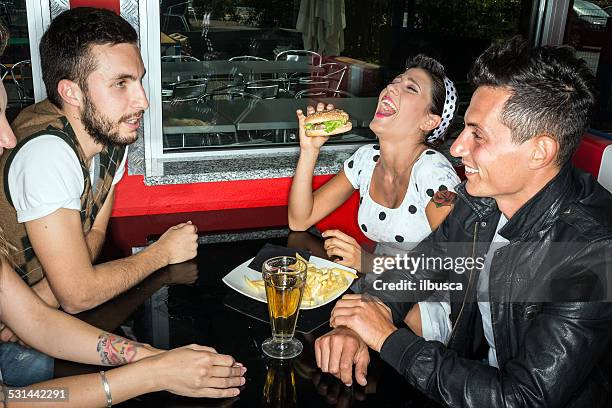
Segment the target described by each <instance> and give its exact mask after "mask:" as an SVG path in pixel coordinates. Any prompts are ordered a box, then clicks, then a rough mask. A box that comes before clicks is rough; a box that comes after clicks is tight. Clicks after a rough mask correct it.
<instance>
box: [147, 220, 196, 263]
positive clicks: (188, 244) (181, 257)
mask: <svg viewBox="0 0 612 408" xmlns="http://www.w3.org/2000/svg"><path fill="white" fill-rule="evenodd" d="M149 249H150V250H156V251H159V252H160V253H161V254H162V255H163V256H164V258H165V259H166V265H172V264H177V263H181V262H184V261H188V260H190V259H193V258H195V256H196V255H197V251H198V227H196V226H195V225H193V224H192V223H191V221H187V222H184V223H181V224H178V225H175V226H174V227H170V228H168V230H167V231H166V232H164V234H163V235H162V236H161V237H160V238H159V240H157V242H155V243H153V244H151V245H150V246H149Z"/></svg>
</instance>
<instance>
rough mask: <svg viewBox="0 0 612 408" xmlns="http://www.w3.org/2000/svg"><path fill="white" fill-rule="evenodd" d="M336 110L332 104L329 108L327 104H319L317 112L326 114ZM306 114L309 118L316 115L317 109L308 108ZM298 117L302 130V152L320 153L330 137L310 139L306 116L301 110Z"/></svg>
mask: <svg viewBox="0 0 612 408" xmlns="http://www.w3.org/2000/svg"><path fill="white" fill-rule="evenodd" d="M333 109H334V105H332V104H328V105H327V106H325V104H323V103H321V102H319V103H318V104H317V108H316V112H324V111H330V110H333ZM306 113H307V115H308V116H310V115H312V114H313V113H315V108H314V107H312V106H308V107H307V108H306ZM296 114H297V117H298V122H299V130H300V134H299V136H300V148H301V149H302V150H306V151H309V150H315V151H318V150H319V149H320V148H321V146H323V145H324V144H325V142H327V140H328V139H329V136H318V137H309V136H307V135H306V116H304V113H303V112H302V110H301V109H298V110H297V112H296Z"/></svg>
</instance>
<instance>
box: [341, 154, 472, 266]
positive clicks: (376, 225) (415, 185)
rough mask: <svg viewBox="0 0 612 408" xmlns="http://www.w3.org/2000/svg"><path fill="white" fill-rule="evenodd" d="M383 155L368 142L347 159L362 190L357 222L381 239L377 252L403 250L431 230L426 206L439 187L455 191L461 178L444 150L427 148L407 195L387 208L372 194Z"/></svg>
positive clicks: (367, 233)
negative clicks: (444, 153)
mask: <svg viewBox="0 0 612 408" xmlns="http://www.w3.org/2000/svg"><path fill="white" fill-rule="evenodd" d="M379 157H380V147H379V146H378V145H366V146H362V147H360V148H359V150H357V151H356V152H355V153H354V154H353V155H352V156H351V157H350V158H349V159H348V160H346V161H345V162H344V173H345V174H346V177H347V178H348V180H349V182H350V183H351V184H352V186H353V187H354V188H355V189H358V190H359V195H360V199H359V212H358V216H357V219H358V223H359V226H360V228H361V231H363V233H364V235H365V236H366V237H368V238H369V239H371V240H372V241H374V242H378V243H379V245H378V247H377V251H376V252H377V253H384V254H388V255H393V254H395V253H398V252H400V253H401V252H404V251H407V250H409V249H411V248H412V247H414V246H415V245H416V244H418V243H419V242H421V241H422V240H423V239H424V238H425V237H427V236H428V235H429V234H430V233H431V227H430V226H429V222H428V221H427V216H426V215H425V207H426V206H427V204H428V203H429V201H430V200H431V198H432V197H433V195H434V194H435V193H436V192H437V191H439V190H448V191H452V192H454V191H455V188H454V187H455V186H456V185H457V184H459V183H460V180H459V177H458V176H457V173H456V172H455V169H453V166H452V165H451V164H450V162H449V161H448V160H447V159H446V157H444V155H442V154H441V153H439V152H437V151H435V150H433V149H427V150H425V151H424V152H423V153H421V155H420V156H419V158H418V159H417V161H416V162H415V163H414V165H413V167H412V172H411V174H410V182H409V184H408V189H407V190H406V195H405V196H404V199H403V200H402V203H401V204H400V206H399V207H398V208H387V207H384V206H382V205H380V204H378V203H377V202H376V201H374V200H373V199H372V197H371V196H370V182H371V181H372V173H373V171H374V167H375V166H376V162H377V161H378V159H379Z"/></svg>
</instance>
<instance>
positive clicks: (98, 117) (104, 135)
mask: <svg viewBox="0 0 612 408" xmlns="http://www.w3.org/2000/svg"><path fill="white" fill-rule="evenodd" d="M83 104H84V106H83V109H82V110H81V115H80V116H81V118H80V119H81V123H82V124H83V126H84V127H85V130H86V131H87V133H89V135H90V136H91V137H92V138H93V139H94V141H95V142H96V143H98V144H101V145H104V146H112V145H114V146H127V145H130V144H132V143H134V142H135V141H136V139H138V133H136V137H134V138H125V137H123V136H121V134H120V133H119V126H120V124H121V122H124V121H126V120H128V119H130V118H133V117H134V116H135V114H130V115H124V116H122V117H121V118H119V120H118V121H116V122H114V123H113V121H112V120H110V119H109V118H108V117H106V116H105V115H104V114H103V113H102V112H100V111H99V110H98V109H97V108H96V106H95V105H94V104H93V102H92V101H91V99H90V98H89V95H88V93H87V92H85V93H84V96H83Z"/></svg>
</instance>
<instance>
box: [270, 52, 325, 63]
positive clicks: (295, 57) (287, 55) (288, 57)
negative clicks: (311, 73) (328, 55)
mask: <svg viewBox="0 0 612 408" xmlns="http://www.w3.org/2000/svg"><path fill="white" fill-rule="evenodd" d="M274 59H275V61H295V62H297V61H309V63H310V65H314V66H319V65H321V62H322V61H323V57H321V54H319V53H317V52H314V51H309V50H285V51H281V52H279V53H278V54H276V58H274Z"/></svg>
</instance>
